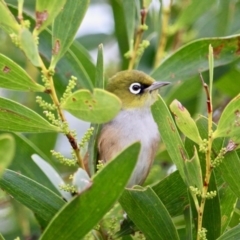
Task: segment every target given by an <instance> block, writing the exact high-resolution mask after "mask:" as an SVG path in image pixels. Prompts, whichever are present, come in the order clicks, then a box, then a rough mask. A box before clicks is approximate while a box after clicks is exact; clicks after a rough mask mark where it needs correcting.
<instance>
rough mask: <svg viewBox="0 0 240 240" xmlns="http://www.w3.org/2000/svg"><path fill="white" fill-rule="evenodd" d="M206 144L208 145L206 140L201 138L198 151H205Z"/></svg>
mask: <svg viewBox="0 0 240 240" xmlns="http://www.w3.org/2000/svg"><path fill="white" fill-rule="evenodd" d="M207 146H208V140H207V139H203V140H202V142H201V143H200V145H199V151H200V152H202V153H206V152H207Z"/></svg>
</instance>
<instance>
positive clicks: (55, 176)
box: [31, 154, 72, 201]
mask: <svg viewBox="0 0 240 240" xmlns="http://www.w3.org/2000/svg"><path fill="white" fill-rule="evenodd" d="M31 158H32V160H33V161H34V162H35V163H36V164H37V165H38V167H39V168H40V169H41V170H42V171H43V172H44V174H45V175H46V176H47V177H48V179H49V180H50V181H51V183H52V184H53V185H54V186H55V188H56V189H57V190H58V191H59V192H60V193H61V195H62V197H63V198H64V199H65V200H67V201H68V200H70V199H71V198H72V195H71V193H69V192H66V191H64V190H61V189H60V188H59V186H60V185H62V184H65V182H64V181H63V179H62V178H61V177H60V175H59V173H58V172H57V171H56V170H55V169H54V168H53V167H52V166H51V165H50V164H49V163H48V162H47V161H46V160H44V159H43V158H41V157H40V156H39V155H37V154H33V155H32V156H31Z"/></svg>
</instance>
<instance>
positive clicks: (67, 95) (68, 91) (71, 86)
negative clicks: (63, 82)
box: [60, 76, 77, 103]
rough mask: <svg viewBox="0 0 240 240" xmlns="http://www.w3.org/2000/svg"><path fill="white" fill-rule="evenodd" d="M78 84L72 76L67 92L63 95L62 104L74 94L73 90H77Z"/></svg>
mask: <svg viewBox="0 0 240 240" xmlns="http://www.w3.org/2000/svg"><path fill="white" fill-rule="evenodd" d="M76 84H77V78H76V77H74V76H71V78H70V80H69V82H68V85H67V87H66V90H65V92H64V93H63V96H62V98H61V101H60V102H61V103H63V102H64V101H65V100H66V99H67V98H68V97H69V96H70V95H71V94H72V90H73V89H74V88H75V86H76Z"/></svg>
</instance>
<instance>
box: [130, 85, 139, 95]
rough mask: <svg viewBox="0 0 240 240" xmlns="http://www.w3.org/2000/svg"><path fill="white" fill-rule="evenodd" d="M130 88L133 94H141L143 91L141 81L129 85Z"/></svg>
mask: <svg viewBox="0 0 240 240" xmlns="http://www.w3.org/2000/svg"><path fill="white" fill-rule="evenodd" d="M129 90H130V92H131V93H133V94H139V93H140V92H141V90H142V89H141V84H140V83H132V84H131V85H130V87H129Z"/></svg>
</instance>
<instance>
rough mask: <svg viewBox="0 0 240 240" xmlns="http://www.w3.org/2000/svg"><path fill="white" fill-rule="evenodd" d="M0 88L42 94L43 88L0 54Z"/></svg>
mask: <svg viewBox="0 0 240 240" xmlns="http://www.w3.org/2000/svg"><path fill="white" fill-rule="evenodd" d="M0 69H1V71H0V87H2V88H8V89H13V90H21V91H34V92H35V91H36V92H43V91H44V89H45V88H44V87H43V86H41V85H40V84H37V83H36V82H35V81H33V80H32V79H31V77H30V76H29V75H28V74H27V73H26V72H25V70H24V69H22V68H21V67H20V66H19V65H18V64H16V63H15V62H13V61H12V60H11V59H9V58H7V57H6V56H4V55H2V54H0Z"/></svg>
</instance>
